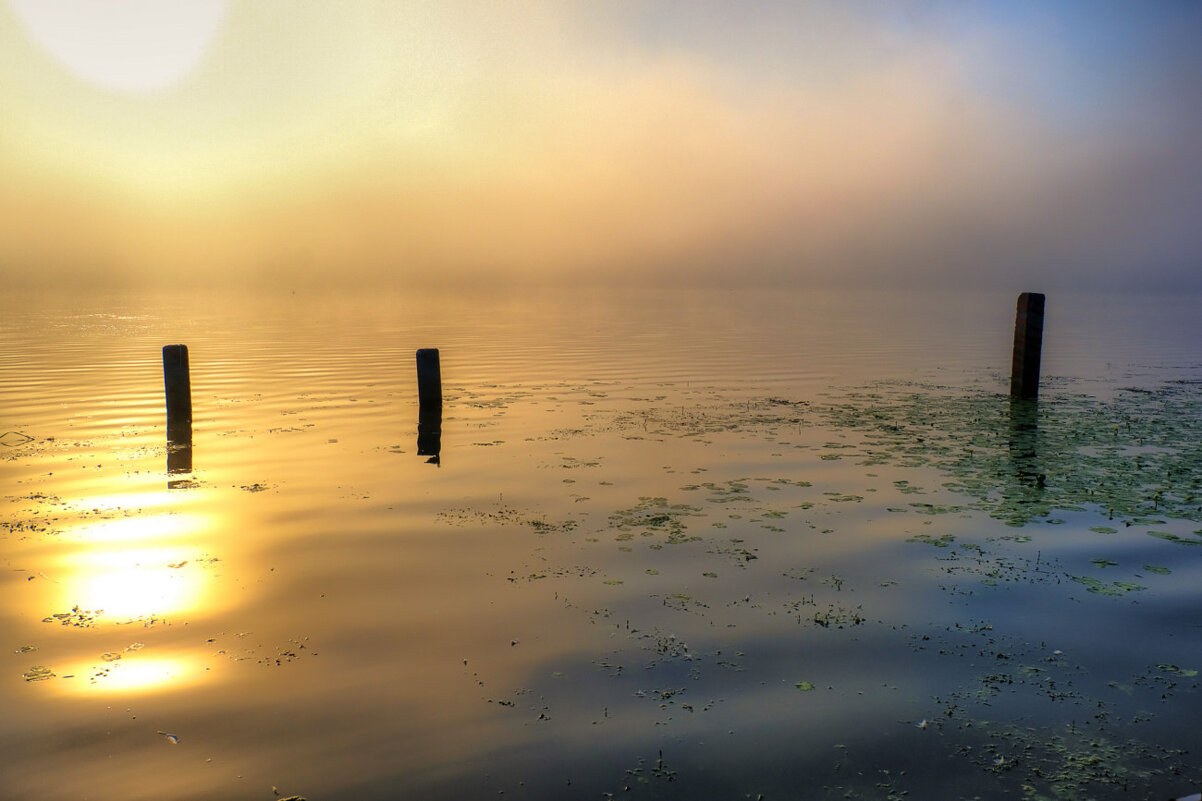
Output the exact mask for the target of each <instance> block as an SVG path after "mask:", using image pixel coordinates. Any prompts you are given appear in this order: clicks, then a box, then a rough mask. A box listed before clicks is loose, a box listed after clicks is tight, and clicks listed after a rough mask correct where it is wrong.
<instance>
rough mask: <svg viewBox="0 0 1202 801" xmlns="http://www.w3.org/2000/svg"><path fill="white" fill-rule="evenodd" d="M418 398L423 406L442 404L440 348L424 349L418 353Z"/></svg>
mask: <svg viewBox="0 0 1202 801" xmlns="http://www.w3.org/2000/svg"><path fill="white" fill-rule="evenodd" d="M417 398H418V401H419V402H420V403H421V404H423V405H424V404H427V403H436V404H441V403H442V369H441V368H440V367H439V364H438V348H422V349H420V350H419V351H418V352H417Z"/></svg>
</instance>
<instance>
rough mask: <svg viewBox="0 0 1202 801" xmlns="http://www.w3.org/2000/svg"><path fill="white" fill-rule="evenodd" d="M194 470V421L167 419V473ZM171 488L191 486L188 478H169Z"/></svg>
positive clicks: (172, 473) (168, 482)
mask: <svg viewBox="0 0 1202 801" xmlns="http://www.w3.org/2000/svg"><path fill="white" fill-rule="evenodd" d="M191 472H192V421H191V420H173V419H168V421H167V475H169V476H177V475H180V474H183V473H191ZM167 486H168V487H169V488H175V487H181V486H189V482H188V481H187V480H186V479H175V480H171V479H169V480H168V481H167Z"/></svg>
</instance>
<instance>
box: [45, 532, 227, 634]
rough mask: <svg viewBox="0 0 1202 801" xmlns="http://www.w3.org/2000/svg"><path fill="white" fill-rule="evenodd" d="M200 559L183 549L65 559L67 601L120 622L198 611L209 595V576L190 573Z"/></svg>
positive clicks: (88, 553) (90, 553)
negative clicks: (191, 564)
mask: <svg viewBox="0 0 1202 801" xmlns="http://www.w3.org/2000/svg"><path fill="white" fill-rule="evenodd" d="M199 556H200V554H199V552H198V551H196V550H195V549H184V548H139V549H132V550H123V551H103V552H97V551H84V552H80V553H75V554H72V555H71V556H70V557H68V558H67V559H65V560H64V562H65V565H66V566H67V568H68V573H67V575H68V579H67V581H66V582H65V583H64V596H65V597H64V598H63V601H64V602H65V603H67V604H68V605H72V606H78V607H80V608H81V609H86V610H92V611H94V612H96V613H99V612H101V611H103V613H104V615H105V616H106V617H109V618H112V619H115V620H118V621H125V620H137V619H142V618H147V617H166V616H169V615H179V614H183V613H186V612H190V611H195V610H197V609H200V608H202V607H203V606H204V602H205V599H206V596H207V595H208V594H209V592H208V587H207V586H206V584H207V582H206V580H205V574H204V573H203V572H202V571H200V570H197V569H187V568H188V566H189V563H190V562H193V561H194V560H196V559H197V558H198V557H199Z"/></svg>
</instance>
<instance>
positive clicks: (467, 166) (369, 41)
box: [0, 3, 1202, 288]
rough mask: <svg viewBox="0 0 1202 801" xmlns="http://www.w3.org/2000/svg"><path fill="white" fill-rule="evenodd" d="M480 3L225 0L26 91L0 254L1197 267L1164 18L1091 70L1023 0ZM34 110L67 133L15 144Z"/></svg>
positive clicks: (740, 265) (1187, 273)
mask: <svg viewBox="0 0 1202 801" xmlns="http://www.w3.org/2000/svg"><path fill="white" fill-rule="evenodd" d="M490 8H491V7H490V6H480V5H478V4H473V3H460V4H454V3H452V4H447V5H439V6H438V7H437V8H434V7H430V6H424V5H423V6H419V7H417V8H405V7H398V6H395V5H393V4H379V5H376V4H357V5H355V6H353V7H352V8H351V11H349V12H347V13H343V14H337V15H331V14H328V13H326V12H323V11H322V10H321V7H320V6H314V7H307V6H302V7H301V11H300V12H298V13H297V14H295V15H293V17H291V18H290V21H289V22H288V23H287V25H285V26H284V27H283V28H281V29H280V30H279V31H278V36H277V37H276V39H277V40H278V41H276V40H271V39H267V40H265V39H264V37H263V36H262V26H263V25H265V24H267V21H268V18H269V17H270V14H269V12H270V9H265V10H264V9H257V7H256V8H252V9H249V10H248V9H246V8H241V9H236V10H234V11H231V17H230V19H229V21H228V24H227V28H228V29H229V30H230V32H229V33H228V35H227V36H226V38H224V39H223V40H222V41H221V42H220V43H219V47H218V51H217V53H216V54H215V56H214V58H213V60H212V62H211V63H210V64H208V65H207V67H206V68H205V69H206V70H207V71H206V72H202V73H201V74H199V75H198V76H197V78H196V79H195V82H194V85H193V86H192V87H191V88H189V89H188V90H187V91H181V93H180V94H179V95H178V96H177V97H174V98H168V99H166V100H165V101H163V102H161V103H159V104H158V105H154V106H139V107H132V106H129V105H128V104H127V105H125V106H122V107H121V109H123V110H125V111H127V112H128V114H126V115H122V114H119V113H117V112H116V111H114V108H113V107H110V106H103V105H101V104H99V101H96V100H90V101H87V102H85V103H84V105H83V106H82V109H83V111H81V110H80V108H81V107H80V106H78V105H77V106H72V107H65V106H64V107H62V108H60V109H58V110H57V111H55V112H54V114H47V113H44V112H38V111H37V109H36V108H33V106H31V105H29V104H28V103H27V104H25V105H24V106H23V107H22V108H24V109H25V110H26V116H25V118H24V119H23V120H22V125H21V126H18V132H17V134H15V135H13V134H10V136H12V137H14V140H15V141H14V144H15V145H17V146H18V147H14V148H5V151H6V152H7V154H8V155H6V152H0V162H6V166H12V165H13V164H14V163H15V162H14V160H13V156H12V155H11V154H12V153H14V152H17V151H19V150H20V149H21V147H24V148H25V149H26V153H27V154H28V153H33V154H34V156H35V158H33V159H29V158H26V162H30V161H32V162H34V163H33V165H32V166H30V164H29V163H26V164H25V166H24V167H22V168H21V169H20V170H18V171H17V173H13V174H14V175H17V174H19V175H20V176H21V177H20V178H19V179H16V180H14V181H11V182H9V183H8V188H7V189H6V190H0V191H4V192H5V193H6V194H4V195H0V204H5V203H7V208H8V209H9V210H10V212H11V213H12V214H15V215H18V217H19V218H20V219H23V220H25V222H24V223H22V226H23V227H24V228H25V229H26V230H28V231H36V232H37V235H36V236H35V237H33V239H34V240H36V241H35V242H34V243H32V244H31V243H30V242H29V241H28V239H29V238H28V237H21V236H17V235H15V234H12V233H11V232H10V233H9V234H8V235H5V234H4V232H2V231H0V253H2V254H3V257H4V259H5V262H4V265H5V266H3V267H0V269H6V270H9V271H14V270H17V271H19V270H20V269H21V265H25V268H24V269H25V270H26V271H27V272H28V273H30V274H33V273H37V274H43V273H44V270H42V269H41V267H40V266H30V265H42V264H45V263H53V264H66V263H74V264H77V265H81V266H80V267H79V270H80V271H81V272H86V271H87V270H88V269H92V268H91V267H89V266H84V265H92V264H96V263H99V261H103V262H104V263H105V264H107V265H120V266H119V267H117V266H110V267H106V270H107V271H109V272H110V273H111V272H112V271H113V270H118V269H119V270H120V271H122V272H123V273H124V274H127V275H130V276H134V277H136V278H137V279H138V280H144V279H146V278H147V277H148V276H153V275H154V274H156V273H159V272H162V271H164V270H165V269H166V270H167V271H171V272H174V273H177V274H180V273H182V274H185V275H195V276H209V277H212V276H216V277H223V278H224V277H228V276H246V275H261V276H265V277H267V278H269V279H270V280H271V281H272V282H278V281H281V280H288V281H293V282H304V281H315V280H322V279H323V278H327V279H328V280H338V281H345V280H346V278H347V277H348V276H352V277H354V278H355V279H356V280H358V281H361V282H365V283H373V282H385V283H388V282H395V283H407V282H413V281H421V280H429V279H431V277H437V278H438V279H439V280H445V279H446V278H447V277H448V276H450V277H458V278H460V279H461V278H464V277H470V278H472V279H473V280H486V279H490V278H491V279H495V280H506V281H508V280H573V281H576V280H580V281H597V282H612V281H659V282H666V283H679V282H682V281H684V282H699V283H710V284H745V283H761V284H781V283H788V284H799V283H804V284H815V283H836V282H843V283H860V284H864V283H868V284H889V285H914V284H923V285H925V284H939V285H951V286H966V287H967V286H991V287H993V286H997V287H1002V286H1005V287H1011V288H1012V287H1013V286H1014V285H1015V284H1016V283H1021V284H1023V285H1024V286H1036V287H1037V288H1038V287H1046V288H1053V287H1056V286H1072V285H1079V284H1081V283H1082V282H1090V283H1095V284H1096V283H1101V284H1109V285H1112V286H1123V287H1129V286H1140V285H1149V284H1152V285H1157V286H1161V287H1167V286H1174V285H1181V284H1183V283H1188V282H1194V285H1195V286H1197V283H1196V282H1197V280H1198V279H1197V278H1196V277H1195V273H1196V270H1195V269H1194V265H1195V263H1196V259H1197V255H1198V253H1199V245H1200V244H1202V242H1200V241H1199V236H1198V234H1196V233H1195V229H1196V225H1195V224H1194V220H1195V219H1196V213H1195V210H1196V209H1197V208H1198V204H1199V200H1200V197H1199V196H1200V194H1202V193H1200V191H1199V186H1202V182H1199V181H1198V178H1199V177H1202V176H1200V175H1199V171H1200V170H1199V166H1198V164H1197V162H1198V160H1197V159H1195V158H1193V157H1192V156H1191V155H1190V154H1191V153H1192V152H1193V145H1192V143H1193V142H1196V141H1197V140H1198V137H1197V134H1199V133H1202V131H1200V130H1199V128H1200V126H1199V125H1198V122H1199V119H1200V115H1199V114H1198V109H1199V103H1198V102H1197V100H1198V99H1197V92H1196V90H1195V89H1194V88H1193V86H1192V81H1190V80H1187V78H1186V76H1188V75H1192V74H1196V72H1191V71H1190V70H1191V69H1192V68H1193V67H1196V66H1197V63H1196V62H1197V59H1198V57H1197V56H1196V55H1195V53H1196V52H1197V51H1196V50H1195V49H1192V48H1191V47H1190V46H1189V45H1191V44H1192V42H1191V37H1189V36H1183V35H1181V34H1180V33H1174V31H1175V30H1177V28H1178V27H1179V26H1173V25H1168V24H1166V23H1164V22H1163V21H1162V22H1160V23H1157V24H1151V23H1149V24H1147V25H1145V26H1144V27H1143V28H1141V29H1140V30H1141V32H1140V37H1142V38H1140V39H1139V40H1138V41H1135V42H1134V43H1131V42H1128V43H1127V46H1128V50H1126V51H1125V52H1128V53H1135V52H1139V53H1141V54H1142V53H1145V52H1147V53H1149V54H1150V55H1149V58H1147V59H1141V60H1139V61H1138V62H1132V63H1133V65H1135V64H1136V63H1138V66H1132V68H1131V69H1130V70H1129V71H1126V72H1121V73H1118V74H1116V73H1115V72H1114V71H1113V70H1111V71H1109V72H1108V73H1107V74H1106V75H1104V76H1102V77H1103V78H1104V80H1100V81H1099V82H1098V83H1092V82H1091V81H1090V78H1089V75H1088V73H1089V71H1090V69H1091V68H1092V67H1093V65H1094V63H1095V59H1096V58H1097V57H1098V56H1097V53H1096V50H1095V48H1096V47H1097V45H1096V43H1094V40H1093V39H1088V40H1082V41H1083V42H1084V43H1083V44H1082V43H1078V42H1077V40H1073V39H1071V38H1065V36H1066V35H1065V30H1064V28H1063V25H1064V20H1063V19H1061V18H1056V17H1054V16H1052V17H1048V16H1046V15H1045V16H1041V15H1040V14H1042V12H1038V13H1037V12H1029V13H1028V15H1027V16H1026V17H1024V18H1023V19H1022V20H1020V22H1021V24H1014V23H1013V21H1011V24H1010V25H1009V27H1007V26H1001V27H1000V28H999V27H996V26H995V25H993V24H991V23H996V22H997V20H995V19H984V18H976V17H974V16H973V15H972V14H966V13H964V12H960V11H953V10H950V9H953V8H955V9H958V8H959V6H958V5H956V6H939V7H936V8H935V10H934V11H932V10H931V7H929V6H928V5H925V4H924V5H916V6H913V7H907V6H899V7H897V9H900V10H894V11H892V12H891V13H890V14H889V15H887V16H886V15H884V14H883V13H882V12H881V11H879V9H877V8H875V6H873V7H870V6H860V5H856V4H831V5H829V6H823V5H816V4H805V6H804V7H803V6H791V5H788V4H764V5H763V6H758V5H756V6H752V7H750V9H749V10H748V11H747V12H746V13H744V14H742V15H733V16H732V14H731V13H730V12H729V10H723V9H726V8H727V7H726V6H725V5H724V6H722V8H718V7H715V8H713V9H710V10H709V11H708V12H707V11H706V9H705V6H701V7H699V8H700V10H698V8H696V7H694V6H692V5H690V6H688V7H687V8H686V7H685V6H681V5H679V4H674V3H659V4H612V5H610V4H606V5H604V6H596V7H588V8H586V9H584V10H581V7H580V6H578V5H576V4H571V5H568V4H549V3H538V4H517V5H515V6H513V7H510V6H506V9H505V13H503V14H502V13H500V12H498V11H496V10H495V9H494V10H492V11H490V10H489V9H490ZM399 9H401V10H399ZM681 15H684V17H683V19H682V18H681ZM1032 15H1034V16H1032ZM1104 22H1105V20H1103V21H1102V22H1100V23H1092V24H1094V25H1095V27H1096V26H1097V25H1101V26H1102V27H1101V28H1097V29H1096V30H1095V29H1092V28H1091V29H1089V30H1087V31H1086V33H1089V34H1091V35H1092V34H1096V33H1097V32H1098V30H1103V31H1110V30H1111V29H1109V28H1106V27H1105V25H1104V24H1103V23H1104ZM676 23H680V24H676ZM1086 27H1087V28H1088V27H1089V26H1086ZM1114 35H1116V36H1117V35H1118V34H1114ZM256 43H257V44H256ZM255 47H258V48H259V50H253V48H255ZM1141 48H1142V49H1141ZM1157 48H1159V49H1157ZM288 53H293V54H296V53H299V54H300V57H301V60H302V62H303V63H297V64H291V66H293V67H295V69H292V70H289V69H287V67H289V66H290V63H291V61H292V60H294V59H290V57H288V56H287V55H286V54H288ZM2 66H3V65H2V64H0V67H2ZM89 104H90V105H89ZM85 112H90V113H91V116H90V118H89V120H88V122H89V123H90V131H84V132H83V133H80V131H79V130H78V129H76V128H72V126H71V122H72V120H73V119H76V120H78V118H73V117H72V115H73V114H75V115H79V114H83V113H85ZM101 112H103V113H101ZM143 131H150V132H152V133H153V136H148V137H146V138H140V136H141V132H143ZM47 132H51V133H53V134H54V135H55V136H57V137H59V141H58V145H59V147H58V148H55V149H54V150H46V149H43V150H41V151H39V150H38V149H37V148H36V147H33V146H31V145H30V144H29V143H30V142H31V141H35V140H36V141H39V142H41V143H44V142H45V135H46V133H47ZM0 135H2V134H0ZM36 135H41V136H42V139H41V140H37V136H36ZM64 144H70V145H74V147H68V148H64V147H61V146H62V145H64ZM48 154H51V155H48ZM72 154H74V155H72ZM39 160H40V164H41V166H40V167H39V166H38V162H39ZM46 164H56V165H58V166H57V172H54V174H55V175H56V176H57V177H55V178H54V179H53V180H51V179H48V178H47V177H46V176H47V175H49V174H51V172H52V171H48V170H47V169H46V167H45V165H46ZM18 195H20V199H19V202H18V199H17V196H18ZM68 217H69V219H66V218H68ZM61 224H66V225H68V226H70V228H71V230H72V231H74V235H73V236H72V237H71V238H69V239H67V240H65V239H63V238H62V237H55V236H53V232H54V231H55V230H56V226H57V225H61ZM84 253H86V254H89V258H87V259H85V258H83V257H82V255H81V254H84ZM96 254H101V255H103V259H99V258H98V256H97V255H96ZM198 280H205V279H198Z"/></svg>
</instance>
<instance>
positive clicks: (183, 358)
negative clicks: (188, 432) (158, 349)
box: [163, 345, 192, 429]
mask: <svg viewBox="0 0 1202 801" xmlns="http://www.w3.org/2000/svg"><path fill="white" fill-rule="evenodd" d="M163 384H164V385H165V386H166V389H167V428H168V429H170V428H171V427H172V425H183V424H185V423H186V424H188V427H189V428H191V425H192V379H191V378H190V377H189V373H188V346H187V345H164V346H163Z"/></svg>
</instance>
